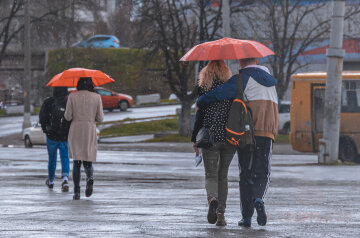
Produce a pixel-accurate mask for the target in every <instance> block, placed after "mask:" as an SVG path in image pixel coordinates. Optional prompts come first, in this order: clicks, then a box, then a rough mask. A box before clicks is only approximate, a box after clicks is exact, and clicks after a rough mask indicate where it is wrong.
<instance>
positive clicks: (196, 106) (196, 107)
mask: <svg viewBox="0 0 360 238" xmlns="http://www.w3.org/2000/svg"><path fill="white" fill-rule="evenodd" d="M195 111H199V107H198V105H197V104H196V103H195Z"/></svg>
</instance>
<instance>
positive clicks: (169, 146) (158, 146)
mask: <svg viewBox="0 0 360 238" xmlns="http://www.w3.org/2000/svg"><path fill="white" fill-rule="evenodd" d="M139 138H140V137H136V138H135V137H130V138H122V137H115V138H112V140H113V142H111V143H110V142H109V141H110V140H106V141H105V139H101V140H100V144H99V149H102V150H114V151H124V150H125V151H150V152H155V151H160V152H189V153H191V152H193V151H194V150H193V148H192V144H191V143H190V142H189V143H180V142H155V143H140V142H135V141H134V142H132V143H117V142H123V141H124V142H125V141H126V140H135V139H139ZM108 139H110V138H108ZM103 142H106V143H103ZM128 142H129V141H128ZM273 154H278V155H302V154H304V153H301V152H298V151H294V150H293V149H292V148H291V145H290V144H282V143H277V144H274V148H273ZM309 154H312V153H309Z"/></svg>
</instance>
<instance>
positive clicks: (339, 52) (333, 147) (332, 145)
mask: <svg viewBox="0 0 360 238" xmlns="http://www.w3.org/2000/svg"><path fill="white" fill-rule="evenodd" d="M344 14H345V0H333V14H332V21H331V35H330V48H328V49H327V51H326V55H327V76H326V89H325V105H324V115H325V117H324V130H323V132H324V133H323V135H324V136H323V139H322V140H320V153H319V163H334V162H337V161H338V157H339V134H340V111H341V84H342V69H343V59H344V55H345V50H344V49H343V48H342V46H343V29H344Z"/></svg>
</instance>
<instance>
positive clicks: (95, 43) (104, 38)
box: [73, 35, 120, 48]
mask: <svg viewBox="0 0 360 238" xmlns="http://www.w3.org/2000/svg"><path fill="white" fill-rule="evenodd" d="M73 47H84V48H120V41H119V39H118V38H117V37H116V36H112V35H95V36H92V37H90V38H89V39H87V40H84V41H81V42H79V43H76V44H74V45H73Z"/></svg>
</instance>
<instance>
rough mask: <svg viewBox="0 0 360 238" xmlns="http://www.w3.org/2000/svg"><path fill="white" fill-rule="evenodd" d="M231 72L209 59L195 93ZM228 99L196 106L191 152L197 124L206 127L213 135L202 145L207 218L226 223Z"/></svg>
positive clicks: (229, 148) (231, 151)
mask: <svg viewBox="0 0 360 238" xmlns="http://www.w3.org/2000/svg"><path fill="white" fill-rule="evenodd" d="M230 76H231V71H230V69H229V68H228V67H227V66H226V64H225V62H224V61H210V62H209V64H208V65H207V66H206V67H204V68H203V69H202V70H201V72H200V74H199V88H200V92H199V94H200V95H202V94H205V93H206V92H208V91H210V90H211V89H214V88H216V87H217V86H219V85H222V84H223V83H224V82H225V81H227V80H228V79H229V78H230ZM231 103H232V100H222V101H219V102H217V103H214V104H211V105H210V106H208V107H205V108H203V109H200V110H198V112H197V115H196V121H195V126H194V130H193V134H192V142H193V147H194V149H195V152H196V153H197V154H198V149H197V148H196V143H195V142H196V135H197V134H198V132H199V130H200V128H201V127H206V128H209V129H210V131H211V133H212V134H213V136H214V142H215V143H214V145H213V146H212V147H210V148H203V149H202V154H203V159H204V167H205V188H206V193H207V199H208V204H209V210H208V215H207V219H208V222H209V223H211V224H214V223H216V225H217V226H226V221H225V208H226V200H227V194H228V170H229V166H230V163H231V161H232V158H233V157H234V154H235V148H233V147H232V146H231V145H229V144H228V143H227V142H226V140H225V125H226V122H227V119H228V116H229V112H230V107H231Z"/></svg>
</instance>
